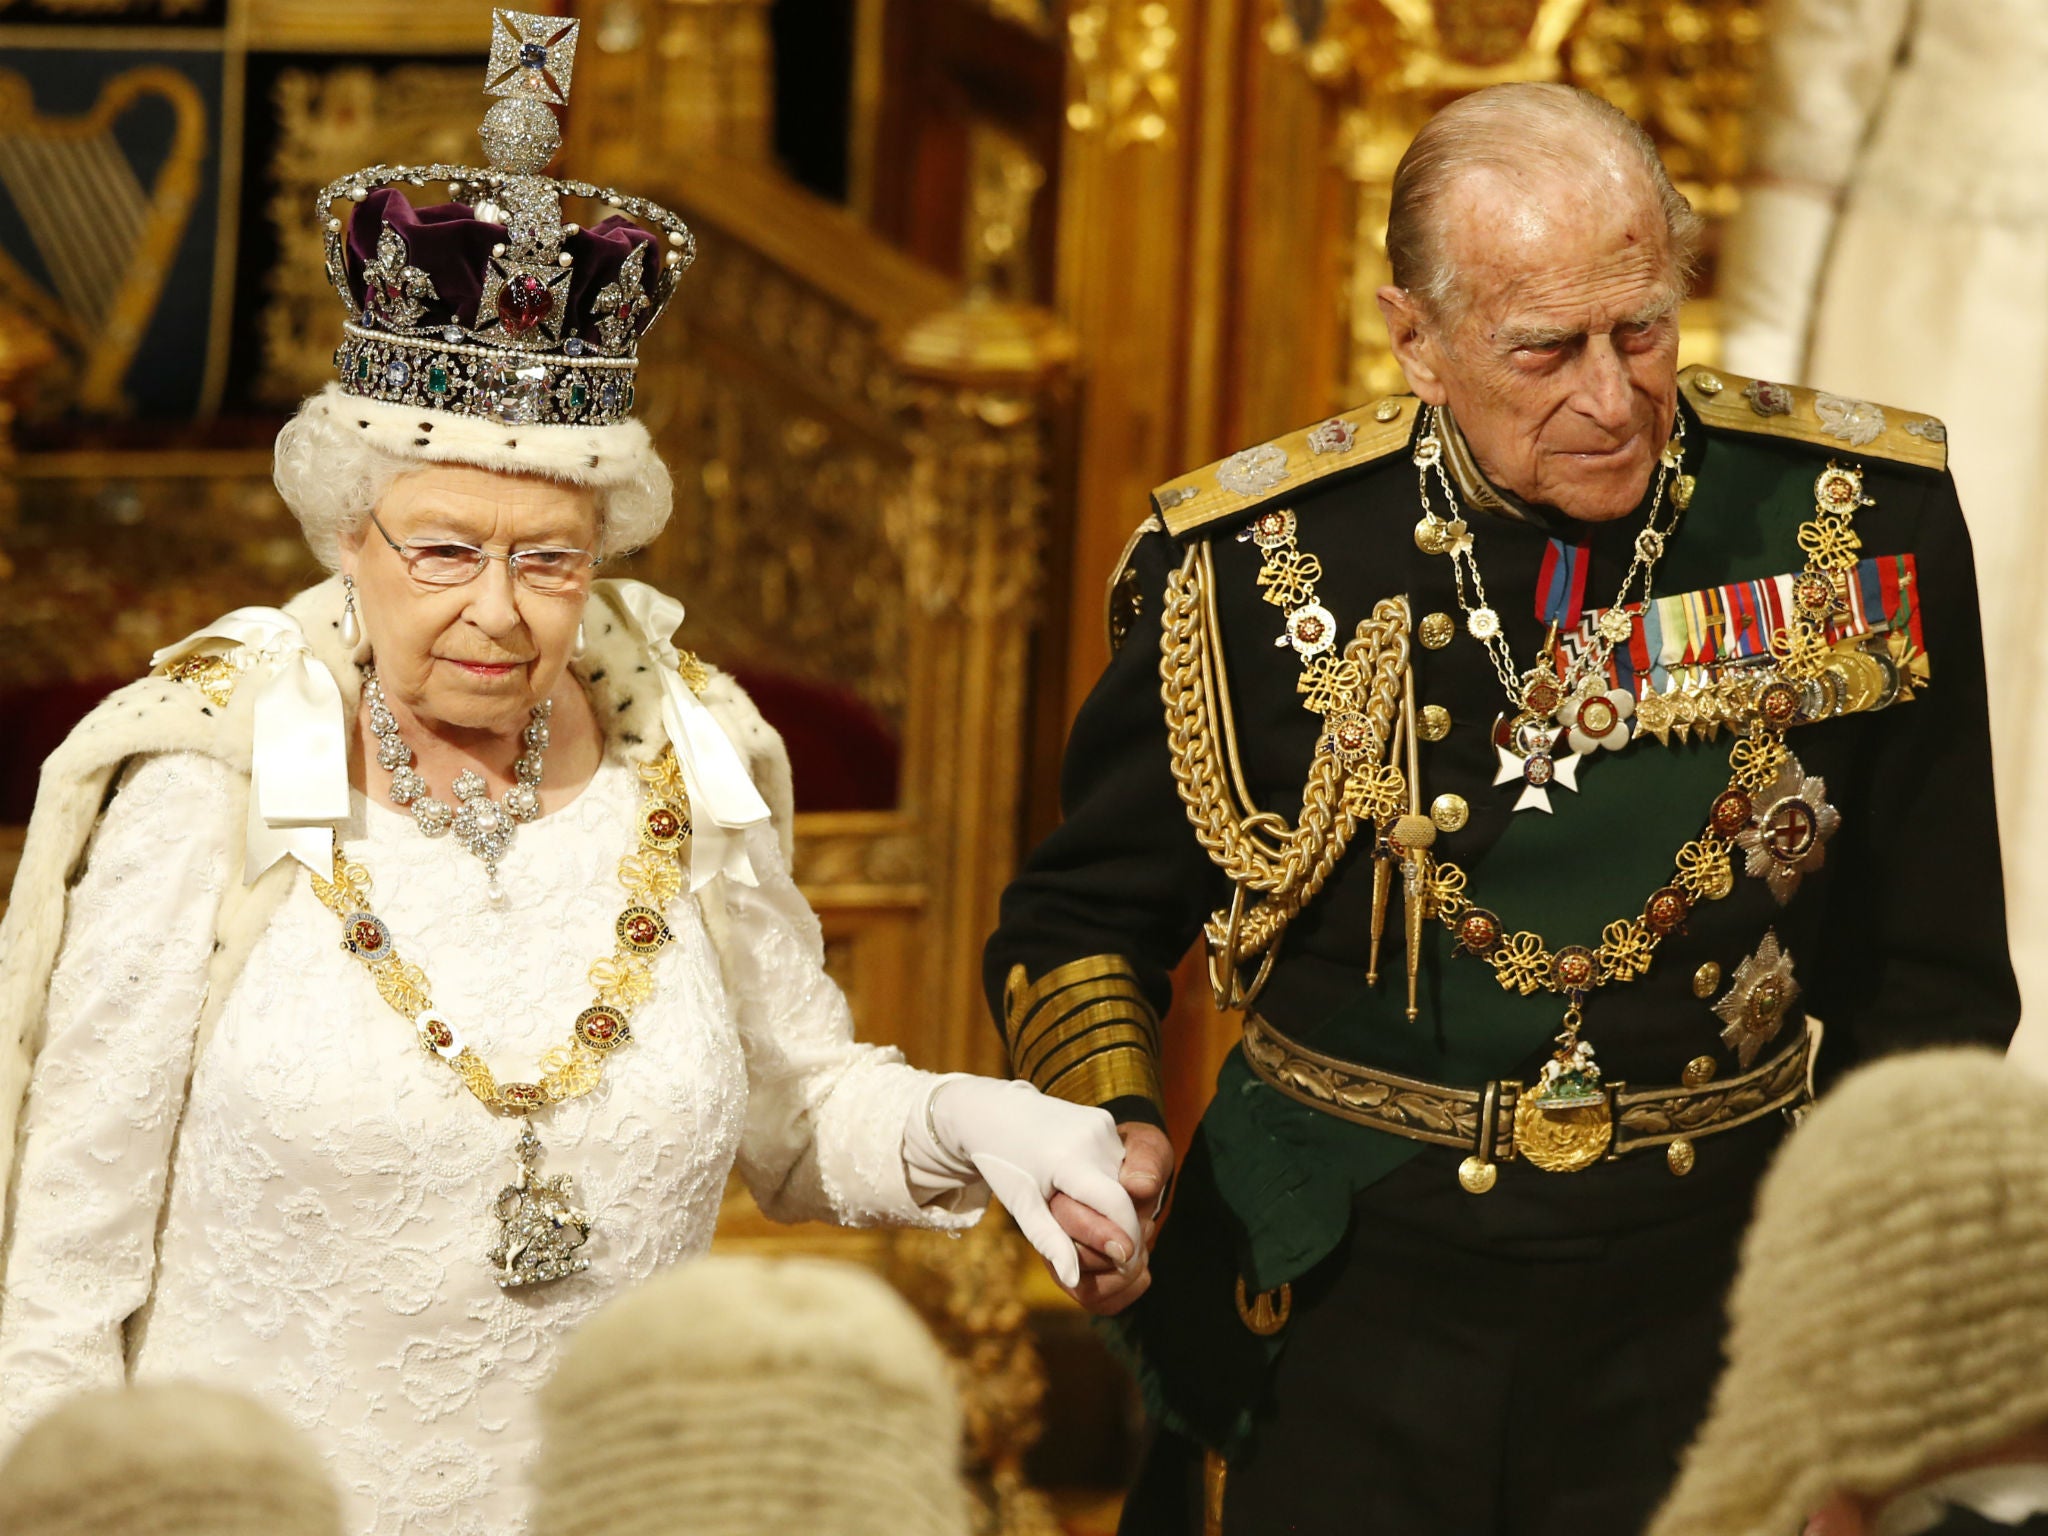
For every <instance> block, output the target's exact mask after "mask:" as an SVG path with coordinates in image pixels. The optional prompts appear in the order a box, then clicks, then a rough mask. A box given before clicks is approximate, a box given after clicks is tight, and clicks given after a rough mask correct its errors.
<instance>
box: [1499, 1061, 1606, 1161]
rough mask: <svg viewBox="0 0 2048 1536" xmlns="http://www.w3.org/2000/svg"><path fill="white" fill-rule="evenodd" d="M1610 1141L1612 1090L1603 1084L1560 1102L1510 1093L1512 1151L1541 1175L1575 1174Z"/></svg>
mask: <svg viewBox="0 0 2048 1536" xmlns="http://www.w3.org/2000/svg"><path fill="white" fill-rule="evenodd" d="M1613 1143H1614V1089H1613V1086H1612V1085H1611V1084H1606V1083H1603V1084H1601V1086H1600V1087H1599V1089H1598V1090H1597V1091H1595V1092H1593V1093H1590V1094H1582V1095H1579V1096H1577V1097H1574V1098H1572V1099H1570V1100H1568V1101H1566V1102H1563V1103H1559V1102H1556V1101H1554V1100H1545V1099H1542V1098H1540V1097H1538V1096H1536V1095H1533V1094H1530V1093H1528V1092H1526V1091H1523V1092H1517V1093H1516V1095H1515V1155H1516V1156H1517V1157H1524V1158H1527V1159H1528V1160H1529V1161H1530V1162H1531V1163H1533V1164H1534V1165H1535V1166H1536V1167H1538V1168H1541V1169H1542V1170H1543V1171H1544V1172H1546V1173H1580V1172H1583V1171H1584V1170H1586V1169H1588V1168H1590V1167H1592V1166H1593V1165H1594V1164H1595V1163H1597V1162H1599V1161H1600V1159H1601V1158H1603V1157H1605V1156H1606V1155H1607V1149H1608V1147H1610V1146H1611V1145H1613Z"/></svg>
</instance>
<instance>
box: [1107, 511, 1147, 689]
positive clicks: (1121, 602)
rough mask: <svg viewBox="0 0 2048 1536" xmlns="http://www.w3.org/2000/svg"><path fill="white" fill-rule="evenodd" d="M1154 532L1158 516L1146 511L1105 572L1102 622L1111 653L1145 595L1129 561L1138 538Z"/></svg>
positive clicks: (1118, 647)
mask: <svg viewBox="0 0 2048 1536" xmlns="http://www.w3.org/2000/svg"><path fill="white" fill-rule="evenodd" d="M1157 532H1159V518H1158V516H1157V515H1156V514H1154V513H1147V514H1146V516H1145V521H1143V522H1142V523H1140V524H1138V526H1137V527H1136V528H1133V529H1132V530H1131V536H1130V537H1129V538H1128V539H1126V540H1124V552H1123V553H1122V554H1120V555H1118V556H1117V557H1116V569H1115V570H1113V571H1111V572H1110V573H1109V587H1108V590H1107V591H1106V592H1105V593H1104V594H1103V625H1104V628H1105V629H1106V630H1107V631H1108V633H1109V653H1110V654H1111V655H1112V656H1114V655H1115V654H1116V653H1117V652H1118V651H1120V650H1122V649H1123V648H1124V636H1126V635H1128V634H1129V633H1130V632H1131V627H1132V626H1133V625H1134V624H1136V623H1137V622H1138V618H1139V615H1140V614H1141V612H1142V611H1143V609H1144V606H1145V596H1144V594H1143V593H1142V592H1140V591H1139V590H1138V573H1137V570H1136V569H1135V568H1134V567H1133V565H1132V563H1131V562H1132V561H1133V560H1134V559H1136V558H1137V554H1138V541H1139V540H1140V539H1142V538H1144V537H1145V535H1146V534H1148V533H1157Z"/></svg>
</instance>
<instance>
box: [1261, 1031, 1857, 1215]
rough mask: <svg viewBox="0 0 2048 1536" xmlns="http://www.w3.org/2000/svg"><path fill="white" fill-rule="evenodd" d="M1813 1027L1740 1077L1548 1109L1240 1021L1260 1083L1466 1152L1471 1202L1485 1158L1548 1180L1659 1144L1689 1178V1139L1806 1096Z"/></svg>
mask: <svg viewBox="0 0 2048 1536" xmlns="http://www.w3.org/2000/svg"><path fill="white" fill-rule="evenodd" d="M1818 1041H1819V1031H1818V1030H1817V1029H1812V1028H1802V1029H1801V1030H1800V1033H1799V1036H1798V1038H1797V1039H1795V1040H1793V1041H1792V1042H1791V1043H1790V1044H1789V1045H1787V1046H1786V1047H1785V1048H1784V1049H1783V1050H1782V1051H1780V1052H1779V1053H1778V1054H1777V1055H1775V1056H1773V1057H1772V1058H1771V1059H1770V1060H1768V1061H1766V1062H1765V1063H1763V1065H1761V1066H1759V1067H1757V1068H1755V1069H1754V1070H1753V1071H1749V1072H1745V1073H1743V1074H1742V1075H1741V1076H1740V1077H1731V1078H1728V1079H1726V1080H1725V1081H1722V1082H1705V1083H1700V1084H1697V1085H1692V1084H1688V1085H1685V1086H1679V1087H1671V1088H1631V1087H1629V1086H1628V1085H1627V1084H1626V1083H1607V1084H1604V1085H1603V1086H1602V1087H1601V1089H1600V1093H1599V1097H1598V1099H1597V1100H1595V1101H1594V1102H1592V1103H1585V1104H1578V1105H1575V1106H1574V1107H1571V1108H1567V1109H1563V1110H1557V1109H1550V1108H1545V1107H1543V1106H1542V1104H1541V1103H1540V1101H1538V1100H1536V1099H1534V1098H1532V1097H1529V1096H1527V1094H1526V1092H1525V1090H1524V1087H1523V1085H1522V1084H1521V1083H1518V1082H1506V1081H1501V1080H1498V1079H1496V1080H1495V1081H1493V1082H1490V1083H1488V1084H1486V1085H1485V1086H1484V1087H1483V1088H1448V1087H1444V1086H1442V1085H1441V1084H1437V1083H1425V1082H1422V1081H1420V1080H1419V1079H1417V1078H1412V1077H1403V1076H1401V1075H1400V1074H1399V1073H1395V1072H1383V1071H1381V1070H1380V1069H1379V1068H1377V1067H1368V1066H1364V1065H1362V1064H1361V1063H1358V1062H1355V1061H1343V1060H1340V1059H1339V1058H1337V1057H1335V1056H1325V1055H1324V1054H1323V1053H1322V1052H1320V1051H1313V1050H1310V1049H1309V1048H1308V1047H1307V1046H1305V1045H1302V1044H1300V1043H1299V1042H1297V1041H1294V1040H1290V1039H1289V1038H1288V1037H1287V1036H1286V1035H1283V1034H1282V1033H1280V1031H1279V1030H1277V1029H1275V1028H1274V1027H1273V1026H1272V1025H1271V1024H1268V1023H1267V1022H1266V1021H1265V1020H1264V1019H1262V1018H1260V1017H1259V1016H1258V1015H1257V1014H1255V1013H1248V1014H1246V1015H1245V1024H1244V1056H1245V1060H1246V1061H1247V1062H1248V1063H1249V1064H1250V1066H1251V1069H1252V1071H1253V1072H1255V1073H1257V1074H1258V1076H1259V1078H1260V1079H1261V1080H1262V1081H1263V1082H1265V1083H1267V1084H1269V1085H1270V1086H1272V1087H1273V1088H1276V1089H1278V1090H1279V1091H1280V1092H1281V1093H1284V1094H1286V1095H1287V1097H1289V1098H1290V1099H1293V1100H1295V1101H1296V1102H1297V1103H1301V1104H1306V1105H1308V1106H1309V1108H1311V1109H1317V1110H1321V1111H1322V1112H1323V1113H1324V1114H1326V1115H1335V1116H1336V1117H1337V1118H1338V1119H1340V1120H1348V1121H1350V1122H1351V1123H1352V1124H1354V1125H1365V1126H1370V1127H1372V1129H1374V1130H1376V1131H1387V1132H1390V1133H1391V1134H1393V1135H1395V1136H1405V1137H1407V1138H1408V1139H1409V1140H1410V1141H1426V1142H1429V1143H1430V1144H1431V1145H1433V1146H1439V1147H1456V1148H1458V1149H1459V1150H1461V1151H1463V1152H1465V1153H1466V1154H1467V1156H1466V1158H1465V1162H1464V1164H1463V1166H1461V1167H1460V1168H1459V1170H1458V1181H1459V1183H1461V1184H1463V1185H1464V1186H1465V1188H1466V1189H1468V1190H1470V1191H1471V1192H1472V1193H1473V1194H1475V1195H1483V1194H1485V1193H1486V1191H1488V1190H1489V1189H1491V1188H1493V1185H1494V1180H1495V1177H1496V1174H1497V1169H1496V1166H1495V1165H1496V1162H1502V1163H1505V1162H1512V1161H1513V1160H1514V1159H1515V1158H1517V1157H1520V1158H1522V1159H1523V1160H1524V1161H1526V1162H1529V1163H1532V1164H1534V1165H1535V1166H1536V1167H1538V1168H1542V1169H1545V1170H1547V1171H1550V1172H1554V1173H1573V1172H1577V1171H1579V1170H1580V1169H1583V1168H1590V1167H1592V1166H1593V1164H1595V1163H1597V1162H1602V1161H1607V1160H1611V1159H1613V1158H1617V1157H1626V1156H1627V1155H1628V1154H1629V1153H1631V1152H1640V1151H1642V1150H1643V1149H1644V1148H1646V1147H1662V1148H1663V1149H1664V1156H1665V1161H1666V1162H1667V1163H1668V1164H1669V1166H1670V1168H1671V1171H1672V1172H1673V1173H1675V1174H1680V1175H1683V1174H1687V1173H1690V1172H1692V1168H1693V1161H1694V1157H1695V1154H1694V1150H1693V1143H1694V1141H1696V1140H1697V1139H1698V1138H1699V1137H1701V1136H1711V1135H1715V1134H1716V1133H1718V1132H1721V1131H1732V1130H1734V1129H1735V1128H1736V1127H1737V1126H1742V1125H1747V1124H1749V1123H1750V1122H1751V1121H1752V1120H1760V1119H1762V1118H1763V1117H1764V1116H1765V1115H1768V1114H1770V1113H1771V1112H1772V1111H1774V1110H1781V1109H1783V1110H1796V1109H1797V1108H1798V1107H1799V1106H1801V1105H1803V1104H1805V1103H1806V1102H1807V1101H1808V1100H1809V1099H1810V1098H1811V1092H1810V1089H1809V1086H1808V1083H1809V1078H1808V1068H1809V1062H1810V1057H1811V1054H1812V1048H1813V1046H1814V1045H1816V1044H1817V1043H1818Z"/></svg>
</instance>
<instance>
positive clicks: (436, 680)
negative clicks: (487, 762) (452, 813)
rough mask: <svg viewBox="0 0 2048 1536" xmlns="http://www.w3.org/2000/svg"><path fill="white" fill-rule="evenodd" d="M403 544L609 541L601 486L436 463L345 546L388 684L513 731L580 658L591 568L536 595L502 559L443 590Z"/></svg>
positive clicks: (459, 722) (396, 491)
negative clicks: (599, 499)
mask: <svg viewBox="0 0 2048 1536" xmlns="http://www.w3.org/2000/svg"><path fill="white" fill-rule="evenodd" d="M377 524H381V525H382V527H383V532H384V534H386V535H388V536H389V538H390V539H391V541H392V542H393V543H396V544H398V545H399V546H400V547H401V549H406V550H410V551H417V550H420V549H421V548H423V547H427V546H432V545H435V544H437V543H446V544H467V545H471V546H473V547H475V548H478V549H483V550H487V551H489V552H490V553H491V554H494V555H503V554H507V553H511V552H516V551H519V550H527V549H580V550H591V549H595V548H596V545H597V507H596V497H595V495H594V493H593V492H591V491H590V490H588V489H587V488H584V487H580V486H569V485H560V484H557V483H555V482H554V481H551V480H544V479H539V478H536V477H532V476H526V475H504V474H497V473H494V472H492V471H490V470H484V469H472V468H469V467H467V466H462V465H452V464H449V465H434V466H432V467H431V468H427V469H422V470H417V471H414V472H413V473H411V474H407V475H403V476H401V477H400V478H399V479H397V480H395V481H393V482H392V485H391V488H390V489H389V490H388V491H386V492H385V494H384V499H383V500H382V501H381V502H380V503H379V504H378V506H377V512H376V523H372V522H370V521H368V520H367V519H366V520H365V521H364V524H363V527H362V529H361V531H360V532H359V533H358V534H357V535H356V537H355V538H353V539H352V540H350V541H347V542H345V543H344V545H343V547H342V552H341V566H342V570H343V571H344V572H346V573H347V574H348V575H350V576H353V577H354V578H355V582H356V602H357V604H358V607H359V609H360V612H361V615H362V623H363V633H364V635H365V636H366V637H367V638H368V640H369V643H370V649H371V654H372V656H373V658H374V660H375V662H376V665H377V676H378V678H379V680H380V681H381V682H382V683H383V685H384V689H385V692H386V693H387V694H390V695H391V696H392V697H393V698H394V699H396V700H397V701H398V702H399V703H401V704H402V705H404V706H405V708H406V709H407V710H408V711H409V712H410V713H411V714H413V715H414V716H416V717H418V718H420V719H421V720H423V721H425V722H427V723H429V724H441V725H447V726H452V727H455V728H457V729H462V730H486V731H492V732H498V733H509V732H512V731H516V730H518V729H520V728H521V727H522V726H524V725H525V724H526V718H527V714H528V712H529V711H530V710H531V709H532V708H533V707H534V705H536V704H538V703H539V702H540V701H541V700H542V699H545V698H547V697H548V696H549V695H550V694H551V693H552V692H553V690H554V687H555V684H556V683H557V682H558V681H559V680H560V678H561V675H562V669H563V668H564V667H565V666H567V665H568V662H569V657H570V652H571V650H572V649H573V648H574V645H575V640H576V626H577V625H578V624H579V623H580V622H581V621H582V618H583V605H584V603H585V602H586V601H588V599H589V595H590V591H589V581H588V577H587V575H586V576H585V577H584V578H583V579H582V580H581V581H580V582H576V583H572V584H571V585H570V586H569V587H568V588H567V589H566V590H564V591H559V592H536V591H533V590H531V589H530V588H529V587H528V586H527V585H526V584H525V583H524V582H522V581H521V580H520V579H519V578H517V577H515V576H514V575H513V572H512V569H511V566H510V564H509V562H507V561H504V560H491V561H488V562H486V564H485V566H484V569H483V570H482V571H481V572H480V573H479V574H478V575H476V576H475V577H473V578H472V579H471V580H469V581H467V582H465V583H463V584H462V585H460V586H451V587H433V586H429V585H426V584H425V583H423V582H422V581H421V580H420V579H419V578H418V577H417V576H416V575H415V574H414V572H413V570H412V568H411V566H410V564H409V563H408V560H407V559H406V557H405V556H404V555H402V554H400V553H398V552H396V551H394V550H393V549H392V548H391V546H390V544H387V543H386V542H385V539H384V538H383V537H380V536H379V533H378V528H377Z"/></svg>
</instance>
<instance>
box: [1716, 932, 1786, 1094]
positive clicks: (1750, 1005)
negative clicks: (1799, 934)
mask: <svg viewBox="0 0 2048 1536" xmlns="http://www.w3.org/2000/svg"><path fill="white" fill-rule="evenodd" d="M1798 996H1799V983H1798V982H1796V981H1794V980H1793V979H1792V957H1791V956H1790V955H1789V954H1787V953H1786V952H1785V950H1784V949H1783V948H1782V947H1781V946H1780V945H1779V943H1778V936H1777V934H1775V933H1771V932H1768V931H1767V932H1766V933H1765V934H1764V941H1763V943H1761V944H1759V945H1757V947H1756V953H1755V954H1753V955H1751V956H1750V957H1749V958H1748V959H1746V960H1744V961H1743V962H1742V963H1741V964H1740V965H1738V966H1736V967H1735V976H1734V979H1733V980H1732V981H1731V982H1730V983H1729V985H1728V990H1727V991H1726V992H1725V993H1723V994H1722V996H1721V1000H1720V1001H1719V1002H1717V1003H1715V1004H1714V1012H1715V1013H1717V1014H1719V1015H1720V1017H1721V1020H1722V1022H1723V1024H1724V1025H1726V1028H1724V1029H1723V1030H1722V1031H1721V1043H1722V1044H1724V1045H1726V1046H1727V1047H1728V1049H1729V1050H1731V1051H1733V1052H1734V1053H1735V1059H1736V1060H1737V1061H1738V1062H1740V1063H1741V1064H1742V1070H1743V1071H1745V1072H1747V1071H1748V1070H1749V1068H1750V1066H1751V1064H1752V1063H1754V1062H1755V1060H1756V1055H1757V1052H1758V1051H1760V1050H1762V1049H1763V1048H1764V1047H1765V1046H1766V1045H1768V1044H1770V1043H1771V1041H1773V1040H1775V1039H1776V1038H1777V1037H1778V1031H1779V1030H1781V1029H1783V1028H1784V1027H1785V1015H1786V1014H1787V1013H1788V1012H1790V1011H1791V1007H1792V1004H1793V1002H1794V1001H1795V1000H1796V999H1797V998H1798Z"/></svg>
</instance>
